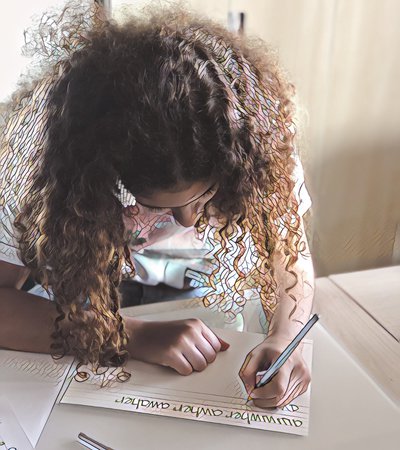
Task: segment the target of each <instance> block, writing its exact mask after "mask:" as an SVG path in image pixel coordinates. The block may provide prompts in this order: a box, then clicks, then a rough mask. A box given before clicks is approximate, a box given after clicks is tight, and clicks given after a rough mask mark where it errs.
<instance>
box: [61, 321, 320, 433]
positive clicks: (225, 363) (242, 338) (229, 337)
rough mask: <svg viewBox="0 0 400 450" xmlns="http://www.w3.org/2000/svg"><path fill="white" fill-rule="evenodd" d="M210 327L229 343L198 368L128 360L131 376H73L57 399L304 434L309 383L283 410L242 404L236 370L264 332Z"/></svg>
mask: <svg viewBox="0 0 400 450" xmlns="http://www.w3.org/2000/svg"><path fill="white" fill-rule="evenodd" d="M213 330H214V331H215V333H216V334H217V335H218V336H220V337H222V338H223V339H225V340H226V341H227V342H229V343H230V344H231V346H230V348H229V349H228V350H227V351H225V352H220V353H218V355H217V358H216V360H215V361H214V362H213V363H212V364H210V365H209V366H208V367H207V368H206V369H205V370H204V371H202V372H194V373H192V374H191V375H189V376H186V377H185V376H181V375H179V374H178V373H177V372H175V371H174V370H173V369H171V368H168V367H163V366H157V365H153V364H147V363H143V362H140V361H135V360H130V361H129V362H128V365H127V367H126V370H127V371H129V372H130V373H131V374H132V376H131V378H130V380H129V381H127V382H124V383H119V382H112V383H110V381H109V372H105V373H104V374H102V375H95V374H91V376H90V378H89V379H88V380H87V381H84V382H79V381H76V379H71V381H70V382H69V384H68V386H67V388H66V391H65V393H64V395H63V396H62V398H61V401H60V402H61V403H72V404H77V405H88V406H98V407H103V408H112V409H119V410H126V411H133V412H138V413H147V414H157V415H164V416H169V417H177V418H185V419H191V420H197V421H207V422H214V423H220V424H227V425H235V426H242V427H248V428H258V429H261V430H271V431H278V432H284V433H291V434H298V435H307V434H308V422H309V413H310V389H311V385H310V386H309V388H308V389H307V391H306V392H305V393H304V394H302V395H301V396H300V397H297V398H296V399H295V400H294V401H293V402H292V403H291V404H289V405H287V406H286V407H284V408H282V409H272V408H270V409H262V408H257V407H256V406H254V404H253V403H252V402H249V403H248V404H246V400H247V394H246V390H245V388H244V386H243V384H242V382H241V380H240V377H239V375H238V373H239V370H240V368H241V366H242V364H243V362H244V360H245V357H246V355H247V353H248V352H249V351H251V350H252V349H253V348H254V347H255V346H256V345H258V344H259V343H260V342H262V341H263V340H264V336H263V335H261V334H257V333H242V332H238V331H235V330H228V329H215V328H213ZM303 342H304V348H303V357H304V359H305V362H306V364H307V365H308V367H309V369H310V371H311V363H312V341H311V340H307V339H304V340H303Z"/></svg>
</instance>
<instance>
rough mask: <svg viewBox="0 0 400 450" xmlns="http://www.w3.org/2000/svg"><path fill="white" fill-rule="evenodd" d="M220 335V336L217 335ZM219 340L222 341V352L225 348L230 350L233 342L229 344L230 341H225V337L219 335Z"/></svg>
mask: <svg viewBox="0 0 400 450" xmlns="http://www.w3.org/2000/svg"><path fill="white" fill-rule="evenodd" d="M217 337H218V336H217ZM218 340H219V342H220V343H221V350H220V351H221V352H224V351H225V350H228V348H229V347H230V346H231V344H228V342H225V341H224V340H223V339H221V338H220V337H218Z"/></svg>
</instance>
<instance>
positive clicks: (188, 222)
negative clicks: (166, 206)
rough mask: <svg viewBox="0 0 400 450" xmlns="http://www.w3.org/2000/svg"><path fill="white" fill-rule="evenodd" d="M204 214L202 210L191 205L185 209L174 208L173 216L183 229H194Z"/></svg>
mask: <svg viewBox="0 0 400 450" xmlns="http://www.w3.org/2000/svg"><path fill="white" fill-rule="evenodd" d="M201 212H202V209H201V208H195V207H193V206H191V205H188V206H184V207H183V208H172V214H173V216H174V218H175V220H176V221H177V222H179V223H180V224H181V225H182V226H183V227H187V228H189V227H192V226H193V225H194V224H195V223H196V222H197V220H198V219H199V216H200V214H201Z"/></svg>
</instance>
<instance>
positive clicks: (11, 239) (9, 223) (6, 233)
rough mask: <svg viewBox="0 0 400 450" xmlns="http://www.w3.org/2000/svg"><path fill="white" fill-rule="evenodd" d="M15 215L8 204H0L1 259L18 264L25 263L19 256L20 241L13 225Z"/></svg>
mask: <svg viewBox="0 0 400 450" xmlns="http://www.w3.org/2000/svg"><path fill="white" fill-rule="evenodd" d="M14 218H15V215H14V214H13V212H12V209H11V208H10V207H9V206H8V205H3V206H0V260H1V261H6V262H8V263H11V264H16V265H17V266H23V265H24V264H23V263H22V261H21V260H20V258H19V256H18V252H17V250H18V243H17V240H16V234H15V230H14V227H13V221H14Z"/></svg>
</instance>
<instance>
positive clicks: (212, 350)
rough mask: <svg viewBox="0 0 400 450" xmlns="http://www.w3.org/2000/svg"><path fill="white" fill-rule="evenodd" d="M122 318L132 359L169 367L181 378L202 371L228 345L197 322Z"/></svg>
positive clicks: (196, 320) (199, 321)
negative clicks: (128, 338) (125, 326)
mask: <svg viewBox="0 0 400 450" xmlns="http://www.w3.org/2000/svg"><path fill="white" fill-rule="evenodd" d="M129 319H131V318H128V317H127V318H125V322H126V325H127V328H128V333H129V334H130V336H131V338H130V342H129V348H128V350H129V353H130V355H131V357H132V358H134V359H137V360H139V361H145V362H149V363H153V364H160V365H162V366H167V367H172V368H173V369H175V370H176V371H177V372H178V373H179V374H181V375H190V374H191V373H192V372H193V371H198V372H201V371H202V370H204V369H205V368H206V367H207V366H208V364H210V363H212V362H213V361H214V360H215V358H216V357H217V353H218V352H220V351H225V350H227V349H228V347H229V345H230V344H228V343H227V342H225V341H224V340H223V339H221V338H219V337H218V336H216V335H215V334H214V333H213V331H211V330H210V328H208V327H207V326H206V325H205V324H204V322H202V321H201V320H199V319H185V320H172V321H167V322H161V321H157V322H148V321H139V320H137V319H133V318H132V319H133V320H132V321H130V320H129Z"/></svg>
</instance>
